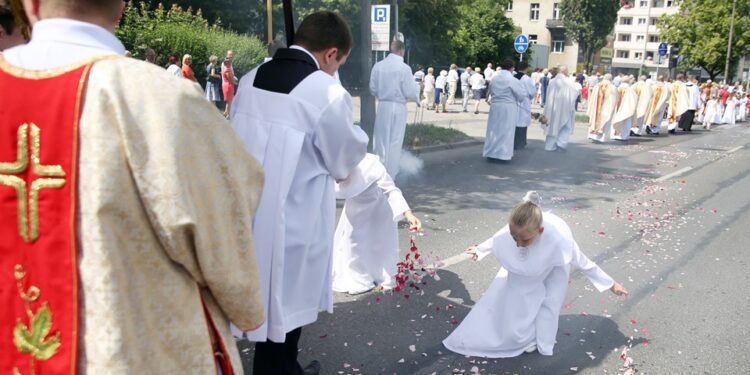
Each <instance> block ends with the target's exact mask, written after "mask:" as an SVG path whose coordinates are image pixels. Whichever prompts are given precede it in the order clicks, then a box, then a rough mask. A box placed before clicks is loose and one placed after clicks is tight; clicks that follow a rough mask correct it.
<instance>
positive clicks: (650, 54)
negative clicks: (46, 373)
mask: <svg viewBox="0 0 750 375" xmlns="http://www.w3.org/2000/svg"><path fill="white" fill-rule="evenodd" d="M646 60H649V61H654V51H646Z"/></svg>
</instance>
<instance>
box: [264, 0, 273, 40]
mask: <svg viewBox="0 0 750 375" xmlns="http://www.w3.org/2000/svg"><path fill="white" fill-rule="evenodd" d="M266 21H267V27H268V44H269V45H270V44H271V43H273V4H272V1H271V0H266Z"/></svg>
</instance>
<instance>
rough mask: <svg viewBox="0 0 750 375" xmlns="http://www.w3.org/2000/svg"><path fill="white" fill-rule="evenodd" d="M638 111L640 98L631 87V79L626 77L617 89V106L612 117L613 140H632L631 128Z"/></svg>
mask: <svg viewBox="0 0 750 375" xmlns="http://www.w3.org/2000/svg"><path fill="white" fill-rule="evenodd" d="M637 109H638V96H637V95H636V94H635V90H633V87H632V86H631V85H630V78H628V77H625V78H624V79H623V80H622V83H620V86H619V87H618V88H617V106H616V107H615V114H614V116H612V138H613V139H616V140H618V141H627V140H628V139H630V128H631V127H632V126H633V117H634V116H635V113H636V111H637Z"/></svg>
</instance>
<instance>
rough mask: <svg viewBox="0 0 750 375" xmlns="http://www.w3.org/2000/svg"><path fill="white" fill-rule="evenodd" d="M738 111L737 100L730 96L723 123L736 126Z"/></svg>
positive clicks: (722, 119)
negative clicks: (736, 112)
mask: <svg viewBox="0 0 750 375" xmlns="http://www.w3.org/2000/svg"><path fill="white" fill-rule="evenodd" d="M736 110H737V98H735V96H734V95H730V96H729V99H727V105H726V107H725V108H724V116H723V117H722V118H721V122H722V123H724V124H730V125H734V124H735V121H736V120H737V117H736V116H737V115H736V114H735V111H736Z"/></svg>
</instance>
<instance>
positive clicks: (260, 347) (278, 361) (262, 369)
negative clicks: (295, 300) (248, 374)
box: [253, 327, 302, 375]
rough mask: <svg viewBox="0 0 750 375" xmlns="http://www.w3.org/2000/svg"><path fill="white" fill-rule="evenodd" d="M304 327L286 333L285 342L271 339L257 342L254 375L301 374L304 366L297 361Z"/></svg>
mask: <svg viewBox="0 0 750 375" xmlns="http://www.w3.org/2000/svg"><path fill="white" fill-rule="evenodd" d="M301 335H302V327H300V328H297V329H295V330H293V331H291V332H289V333H287V334H286V339H285V340H284V342H283V343H276V342H273V341H270V340H267V341H266V342H259V343H256V344H255V358H254V359H253V375H299V374H302V366H300V364H299V362H297V353H298V351H299V338H300V336H301Z"/></svg>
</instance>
